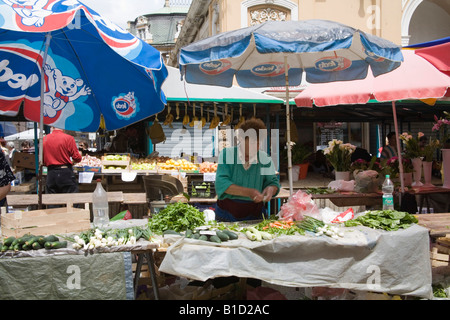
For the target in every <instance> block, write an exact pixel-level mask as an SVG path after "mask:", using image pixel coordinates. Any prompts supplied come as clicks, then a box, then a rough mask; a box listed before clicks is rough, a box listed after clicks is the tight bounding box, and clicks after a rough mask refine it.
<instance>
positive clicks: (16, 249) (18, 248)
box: [13, 243, 20, 251]
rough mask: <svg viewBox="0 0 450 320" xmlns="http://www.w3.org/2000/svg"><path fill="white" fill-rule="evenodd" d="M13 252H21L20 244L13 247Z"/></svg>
mask: <svg viewBox="0 0 450 320" xmlns="http://www.w3.org/2000/svg"><path fill="white" fill-rule="evenodd" d="M13 250H14V251H19V250H20V244H18V243H16V244H15V245H14V246H13Z"/></svg>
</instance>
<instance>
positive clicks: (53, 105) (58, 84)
mask: <svg viewBox="0 0 450 320" xmlns="http://www.w3.org/2000/svg"><path fill="white" fill-rule="evenodd" d="M44 71H45V74H46V75H47V77H48V91H47V92H45V93H44V116H45V117H49V118H54V117H55V116H56V114H57V113H58V111H60V110H62V109H64V107H65V106H66V104H67V103H68V102H70V101H75V100H77V99H78V98H79V97H81V96H87V95H90V94H91V89H90V88H89V87H86V86H85V85H84V86H83V80H82V79H73V78H71V77H68V76H63V74H62V72H61V71H60V70H59V69H56V68H55V69H52V68H51V67H50V66H49V65H48V64H46V65H45V67H44ZM80 87H82V88H81V89H80V90H78V88H80Z"/></svg>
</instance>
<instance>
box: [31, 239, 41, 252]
mask: <svg viewBox="0 0 450 320" xmlns="http://www.w3.org/2000/svg"><path fill="white" fill-rule="evenodd" d="M31 247H32V248H33V250H39V249H42V246H41V244H40V243H39V241H36V242H33V244H32V245H31Z"/></svg>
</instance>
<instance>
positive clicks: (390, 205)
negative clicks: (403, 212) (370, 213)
mask: <svg viewBox="0 0 450 320" xmlns="http://www.w3.org/2000/svg"><path fill="white" fill-rule="evenodd" d="M381 190H382V191H383V210H394V196H393V193H394V183H393V182H392V181H391V179H390V176H389V175H388V174H387V175H386V179H385V180H384V182H383V185H382V187H381Z"/></svg>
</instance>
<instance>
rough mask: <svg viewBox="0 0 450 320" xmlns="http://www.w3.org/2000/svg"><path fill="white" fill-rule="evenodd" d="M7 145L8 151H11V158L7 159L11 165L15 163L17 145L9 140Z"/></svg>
mask: <svg viewBox="0 0 450 320" xmlns="http://www.w3.org/2000/svg"><path fill="white" fill-rule="evenodd" d="M6 147H7V148H8V151H9V159H7V160H8V163H9V165H10V166H11V164H12V163H13V160H14V154H15V153H16V152H17V150H16V146H15V145H14V142H12V141H9V142H8V143H7V144H6Z"/></svg>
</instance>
